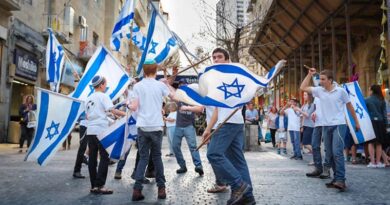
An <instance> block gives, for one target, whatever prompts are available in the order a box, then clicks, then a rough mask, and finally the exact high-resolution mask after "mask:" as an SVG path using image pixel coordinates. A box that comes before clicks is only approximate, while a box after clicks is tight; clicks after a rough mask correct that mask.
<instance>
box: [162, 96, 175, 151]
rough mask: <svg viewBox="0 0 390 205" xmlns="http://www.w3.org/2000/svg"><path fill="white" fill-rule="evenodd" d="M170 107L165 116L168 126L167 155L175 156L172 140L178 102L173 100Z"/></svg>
mask: <svg viewBox="0 0 390 205" xmlns="http://www.w3.org/2000/svg"><path fill="white" fill-rule="evenodd" d="M168 107H169V114H168V116H167V117H164V121H165V126H166V127H167V135H168V144H169V153H168V154H167V155H165V156H167V157H172V156H174V154H173V153H174V151H173V146H172V145H173V143H172V141H173V137H174V135H175V129H176V118H177V117H176V116H177V105H176V103H173V102H172V103H170V104H169V105H168Z"/></svg>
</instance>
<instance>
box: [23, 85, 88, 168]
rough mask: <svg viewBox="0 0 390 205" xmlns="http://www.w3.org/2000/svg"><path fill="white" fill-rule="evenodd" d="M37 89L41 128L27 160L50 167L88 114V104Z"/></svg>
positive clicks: (30, 148) (37, 131)
mask: <svg viewBox="0 0 390 205" xmlns="http://www.w3.org/2000/svg"><path fill="white" fill-rule="evenodd" d="M36 89H37V115H36V116H37V126H36V131H35V135H34V138H33V141H32V143H31V146H30V147H29V149H28V152H27V155H26V158H25V160H26V161H36V162H38V164H40V165H45V164H47V163H48V162H49V161H50V159H51V158H52V157H53V156H54V154H55V153H56V152H57V150H58V148H59V147H60V146H61V145H62V143H63V142H64V141H65V139H66V138H67V137H68V135H69V134H70V133H71V132H72V130H73V127H74V125H75V123H76V121H77V119H78V117H79V116H80V115H81V113H82V112H84V109H83V108H84V103H83V102H82V101H80V100H78V99H74V98H71V97H68V96H65V95H62V94H58V93H55V92H52V91H49V90H45V89H41V88H36Z"/></svg>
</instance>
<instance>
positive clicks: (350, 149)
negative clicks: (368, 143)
mask: <svg viewBox="0 0 390 205" xmlns="http://www.w3.org/2000/svg"><path fill="white" fill-rule="evenodd" d="M356 152H357V146H356V145H355V143H354V141H353V138H352V134H351V132H350V130H349V127H347V132H346V134H345V139H344V155H345V161H347V162H349V161H351V162H352V164H357V161H356ZM350 153H351V156H352V160H350V159H351V157H350V156H349V154H350Z"/></svg>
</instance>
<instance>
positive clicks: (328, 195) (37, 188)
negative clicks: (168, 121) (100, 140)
mask: <svg viewBox="0 0 390 205" xmlns="http://www.w3.org/2000/svg"><path fill="white" fill-rule="evenodd" d="M73 139H74V140H73V142H74V143H73V144H72V149H71V150H67V151H59V152H58V153H57V155H56V156H55V157H54V158H53V160H52V161H51V162H49V164H48V165H47V166H45V167H40V166H39V165H37V164H36V163H33V162H24V161H23V159H24V155H25V153H23V154H19V153H17V152H18V149H17V148H16V147H17V145H6V144H0V167H1V169H0V183H1V185H2V186H1V188H0V204H4V205H10V204H13V205H18V204H20V205H27V204H34V205H35V204H45V205H46V204H74V205H77V204H80V205H81V204H82V205H84V204H179V205H187V204H199V205H203V204H208V205H214V204H226V201H227V199H228V198H229V197H230V193H223V194H208V193H207V192H206V189H207V188H208V187H210V185H211V184H212V182H214V176H213V173H212V170H211V167H210V165H209V163H208V162H207V158H206V156H205V155H206V150H205V148H203V149H202V150H201V158H202V160H203V166H204V169H205V176H204V177H199V176H198V174H197V173H195V172H194V166H193V165H192V163H191V159H190V154H189V152H188V148H187V147H186V146H187V145H186V143H183V152H184V156H185V159H186V160H187V168H188V169H189V170H188V172H187V173H186V174H183V175H177V174H176V172H175V170H176V169H177V168H178V166H177V164H176V160H175V158H174V157H163V162H164V166H165V175H166V179H167V184H166V185H167V194H168V196H167V199H166V200H157V187H156V184H155V182H154V180H152V182H153V183H152V184H151V185H146V186H145V188H144V191H143V192H144V194H145V195H146V200H145V201H143V202H139V203H134V202H131V193H132V186H133V183H134V181H133V180H132V179H131V178H130V174H131V171H132V169H133V166H134V160H135V149H134V150H132V151H131V153H130V156H129V159H128V160H127V164H126V166H125V168H124V173H123V175H124V176H123V178H122V180H115V179H114V172H115V168H116V165H114V166H110V168H109V173H108V179H107V187H109V188H112V189H113V190H114V194H113V195H109V196H96V195H92V194H90V193H89V188H90V183H89V178H88V177H87V178H86V179H73V177H72V171H73V166H74V161H75V157H76V151H77V145H75V141H76V140H77V139H78V135H76V134H75V135H74V137H73ZM166 139H167V138H166V137H164V145H163V155H165V154H167V152H168V147H167V141H166ZM263 146H264V144H263ZM267 147H268V148H264V149H263V150H264V151H262V152H247V153H245V156H246V159H247V161H248V164H249V169H250V172H251V176H252V181H253V186H254V194H255V197H256V200H257V204H288V205H290V204H390V193H389V190H390V189H389V186H390V169H368V168H366V167H365V166H363V165H348V166H347V184H348V187H349V189H348V191H347V192H345V193H339V192H338V191H337V190H334V189H327V188H326V187H325V185H324V183H325V182H328V180H320V179H310V178H307V177H306V176H305V173H306V172H307V171H309V170H310V169H312V167H310V166H308V165H307V162H308V160H309V159H310V157H311V156H305V158H306V161H296V160H289V159H288V158H287V157H285V156H279V155H277V154H276V153H275V152H274V150H273V149H272V148H269V145H267ZM82 173H83V174H84V175H86V176H88V170H87V167H86V166H85V165H83V168H82Z"/></svg>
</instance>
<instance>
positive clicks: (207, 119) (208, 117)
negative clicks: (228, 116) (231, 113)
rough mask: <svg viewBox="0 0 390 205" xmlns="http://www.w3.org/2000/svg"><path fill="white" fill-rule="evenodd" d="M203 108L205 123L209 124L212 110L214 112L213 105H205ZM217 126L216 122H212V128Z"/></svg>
mask: <svg viewBox="0 0 390 205" xmlns="http://www.w3.org/2000/svg"><path fill="white" fill-rule="evenodd" d="M205 109H206V122H207V124H209V123H210V120H211V117H212V116H213V112H214V109H215V107H213V106H205ZM237 112H238V111H237ZM217 127H218V122H217V123H215V124H214V127H213V128H212V129H216V128H217Z"/></svg>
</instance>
